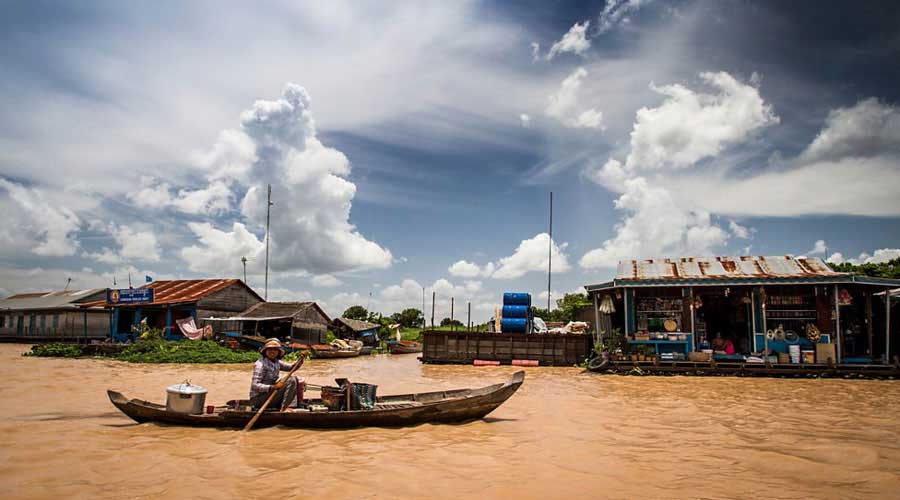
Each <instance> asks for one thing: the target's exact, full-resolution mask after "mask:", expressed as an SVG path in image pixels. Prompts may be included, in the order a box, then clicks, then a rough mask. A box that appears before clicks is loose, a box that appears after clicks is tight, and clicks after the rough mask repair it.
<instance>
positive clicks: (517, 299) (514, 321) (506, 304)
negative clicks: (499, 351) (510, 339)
mask: <svg viewBox="0 0 900 500" xmlns="http://www.w3.org/2000/svg"><path fill="white" fill-rule="evenodd" d="M501 330H502V331H503V333H528V332H529V331H530V330H531V294H530V293H522V292H506V293H504V294H503V320H502V321H501Z"/></svg>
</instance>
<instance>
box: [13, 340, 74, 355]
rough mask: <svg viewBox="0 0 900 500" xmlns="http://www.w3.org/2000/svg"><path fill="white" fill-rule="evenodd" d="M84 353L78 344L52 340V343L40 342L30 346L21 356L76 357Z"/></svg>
mask: <svg viewBox="0 0 900 500" xmlns="http://www.w3.org/2000/svg"><path fill="white" fill-rule="evenodd" d="M83 353H84V347H82V346H80V345H78V344H63V343H61V342H54V343H52V344H40V345H36V346H34V347H32V348H31V352H26V353H25V354H23V356H38V357H42V358H77V357H78V356H81V355H82V354H83Z"/></svg>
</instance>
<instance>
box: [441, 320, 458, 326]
mask: <svg viewBox="0 0 900 500" xmlns="http://www.w3.org/2000/svg"><path fill="white" fill-rule="evenodd" d="M441 326H457V327H461V326H463V324H462V321H460V320H458V319H450V318H444V319H442V320H441Z"/></svg>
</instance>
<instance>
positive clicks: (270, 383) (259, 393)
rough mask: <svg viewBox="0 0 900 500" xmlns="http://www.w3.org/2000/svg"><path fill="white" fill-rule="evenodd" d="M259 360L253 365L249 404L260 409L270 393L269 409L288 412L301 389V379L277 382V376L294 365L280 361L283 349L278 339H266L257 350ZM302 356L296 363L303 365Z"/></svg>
mask: <svg viewBox="0 0 900 500" xmlns="http://www.w3.org/2000/svg"><path fill="white" fill-rule="evenodd" d="M259 353H260V354H261V356H260V358H259V359H258V360H257V361H256V363H255V364H254V365H253V380H252V382H251V383H250V402H251V403H252V404H253V407H254V408H260V407H261V406H262V405H263V403H265V402H266V399H268V398H269V395H271V393H272V391H275V397H274V398H273V399H272V402H271V403H269V408H281V411H289V408H290V406H291V405H292V404H293V403H294V401H295V400H296V399H297V391H298V389H302V387H303V385H302V384H303V383H304V382H303V379H300V378H298V377H294V376H291V377H290V378H288V379H287V380H285V381H279V380H278V378H279V377H278V375H279V372H282V371H291V368H293V366H294V365H292V364H290V363H288V362H286V361H282V360H281V358H282V357H284V347H282V345H281V341H279V340H278V339H268V340H267V341H266V343H265V344H263V346H262V347H261V348H260V349H259ZM303 359H304V358H303V356H301V357H300V358H299V359H298V360H297V363H300V364H301V365H302V364H303Z"/></svg>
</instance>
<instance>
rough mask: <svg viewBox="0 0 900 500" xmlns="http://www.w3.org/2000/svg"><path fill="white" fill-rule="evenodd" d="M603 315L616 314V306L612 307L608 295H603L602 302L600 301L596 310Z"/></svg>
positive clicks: (610, 298)
mask: <svg viewBox="0 0 900 500" xmlns="http://www.w3.org/2000/svg"><path fill="white" fill-rule="evenodd" d="M598 309H599V310H600V312H601V313H603V314H612V313H614V312H616V306H615V305H613V301H612V297H610V296H609V295H604V296H603V300H602V301H600V307H599V308H598Z"/></svg>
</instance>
